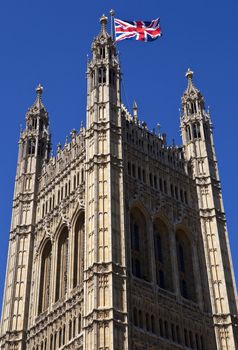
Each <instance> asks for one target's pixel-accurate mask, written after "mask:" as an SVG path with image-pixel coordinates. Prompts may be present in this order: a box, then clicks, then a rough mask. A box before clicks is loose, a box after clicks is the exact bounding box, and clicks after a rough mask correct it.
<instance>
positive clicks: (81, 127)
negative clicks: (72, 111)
mask: <svg viewBox="0 0 238 350" xmlns="http://www.w3.org/2000/svg"><path fill="white" fill-rule="evenodd" d="M82 130H83V121H82V120H81V124H80V132H81V131H82Z"/></svg>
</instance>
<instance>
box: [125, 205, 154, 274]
mask: <svg viewBox="0 0 238 350" xmlns="http://www.w3.org/2000/svg"><path fill="white" fill-rule="evenodd" d="M130 232H131V259H132V260H131V264H132V273H133V275H134V276H136V277H138V278H142V279H144V280H146V281H149V280H150V268H149V259H148V257H149V253H148V238H147V227H146V220H145V217H144V215H143V214H142V212H141V211H140V210H139V209H137V208H133V209H132V211H131V216H130Z"/></svg>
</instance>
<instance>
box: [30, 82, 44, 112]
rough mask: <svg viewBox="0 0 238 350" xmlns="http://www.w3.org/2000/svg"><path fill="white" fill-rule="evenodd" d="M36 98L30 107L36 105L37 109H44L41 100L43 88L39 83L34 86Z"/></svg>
mask: <svg viewBox="0 0 238 350" xmlns="http://www.w3.org/2000/svg"><path fill="white" fill-rule="evenodd" d="M35 90H36V100H35V102H34V104H33V105H32V107H36V108H37V109H38V110H41V109H45V107H44V105H43V103H42V100H41V96H42V94H43V91H44V88H43V86H42V85H41V84H38V86H37V87H36V89H35Z"/></svg>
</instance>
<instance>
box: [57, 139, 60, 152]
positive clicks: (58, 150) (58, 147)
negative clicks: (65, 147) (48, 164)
mask: <svg viewBox="0 0 238 350" xmlns="http://www.w3.org/2000/svg"><path fill="white" fill-rule="evenodd" d="M60 150H61V143H60V142H59V143H58V145H57V153H59V152H60Z"/></svg>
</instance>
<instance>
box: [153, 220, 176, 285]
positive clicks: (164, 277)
mask: <svg viewBox="0 0 238 350" xmlns="http://www.w3.org/2000/svg"><path fill="white" fill-rule="evenodd" d="M153 231H154V252H155V266H156V280H157V284H158V286H159V287H160V288H163V289H168V290H171V291H172V289H173V288H172V268H171V254H170V243H169V233H168V230H167V228H166V226H165V224H164V223H163V222H162V221H161V220H159V219H157V220H156V221H155V222H154V226H153Z"/></svg>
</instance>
